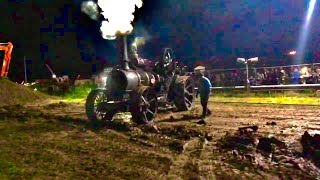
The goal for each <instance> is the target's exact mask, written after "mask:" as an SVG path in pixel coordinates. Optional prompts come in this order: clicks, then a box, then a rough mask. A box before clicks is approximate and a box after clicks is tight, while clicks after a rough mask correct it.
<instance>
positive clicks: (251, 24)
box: [0, 0, 320, 80]
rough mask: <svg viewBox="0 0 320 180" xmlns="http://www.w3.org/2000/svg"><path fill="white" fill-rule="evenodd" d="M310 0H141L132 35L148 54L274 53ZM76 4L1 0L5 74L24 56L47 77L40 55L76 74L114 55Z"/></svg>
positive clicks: (291, 35) (312, 44) (18, 67)
mask: <svg viewBox="0 0 320 180" xmlns="http://www.w3.org/2000/svg"><path fill="white" fill-rule="evenodd" d="M308 2H309V1H307V0H304V1H303V0H299V1H298V0H269V1H264V0H237V1H234V0H222V1H207V0H158V1H155V0H145V2H144V6H143V7H142V8H141V9H140V10H139V11H138V12H137V14H136V19H135V25H134V27H135V30H134V32H133V33H132V35H131V37H134V36H135V35H145V36H146V35H148V37H149V39H148V43H147V44H146V45H145V46H144V47H141V48H140V49H139V52H140V54H141V55H142V56H144V57H147V58H154V57H155V55H156V54H157V53H159V50H160V49H162V48H164V47H166V46H169V47H171V48H173V49H174V51H175V53H176V56H177V57H179V59H183V60H185V61H187V60H188V61H191V60H202V59H210V58H211V57H212V56H219V57H227V56H229V55H234V56H268V57H270V59H278V58H281V57H282V56H283V54H284V53H286V51H288V50H290V49H291V48H295V47H296V46H297V41H298V35H299V31H300V28H301V26H302V24H303V19H304V16H305V13H306V10H307V7H308ZM80 4H81V1H80V0H73V1H63V0H56V1H54V0H52V1H46V0H25V1H22V0H20V1H18V0H15V1H14V0H1V6H2V8H1V11H0V24H1V29H0V40H1V42H6V41H11V42H13V44H14V50H13V53H12V63H11V66H10V72H9V73H10V74H9V76H10V78H11V79H14V80H22V79H23V57H24V56H26V57H27V59H28V60H29V61H28V62H30V64H28V70H29V73H28V75H29V76H30V78H33V79H35V78H48V77H49V75H50V73H49V71H48V70H47V69H46V68H45V67H44V63H45V62H48V63H50V64H51V66H52V67H53V68H54V71H56V73H57V75H62V74H68V75H70V76H71V77H74V76H75V75H76V74H82V75H84V76H85V75H90V74H92V73H94V72H96V71H99V70H101V69H102V68H103V66H105V65H107V64H108V63H113V62H114V61H115V51H114V50H115V45H114V41H107V40H104V39H102V38H101V36H100V33H99V27H100V23H99V22H96V21H93V20H91V19H90V18H89V17H87V15H85V14H83V13H81V12H80ZM319 6H320V5H319V2H318V4H317V5H316V8H315V11H314V15H313V18H312V22H311V24H312V27H311V30H310V35H309V41H308V45H307V49H308V50H309V51H308V52H309V54H310V53H312V52H316V51H320V47H319V40H320V33H319V31H320V29H319V28H318V27H317V26H316V25H318V24H320V16H319V15H320V11H319ZM307 57H309V59H310V56H307ZM307 59H308V58H307ZM221 61H222V60H221ZM223 64H225V63H224V62H223ZM218 66H219V65H218V64H217V68H218Z"/></svg>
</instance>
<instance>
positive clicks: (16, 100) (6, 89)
mask: <svg viewBox="0 0 320 180" xmlns="http://www.w3.org/2000/svg"><path fill="white" fill-rule="evenodd" d="M46 98H47V96H46V95H43V94H41V93H39V92H36V91H33V90H32V89H30V88H28V87H25V86H23V85H21V84H17V83H13V82H11V81H9V80H6V79H4V78H0V106H4V105H14V104H26V103H28V102H35V101H40V100H44V99H46Z"/></svg>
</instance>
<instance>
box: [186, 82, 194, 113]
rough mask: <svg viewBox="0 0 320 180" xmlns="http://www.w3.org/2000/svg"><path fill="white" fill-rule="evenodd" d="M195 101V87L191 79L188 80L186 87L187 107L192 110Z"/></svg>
mask: <svg viewBox="0 0 320 180" xmlns="http://www.w3.org/2000/svg"><path fill="white" fill-rule="evenodd" d="M193 100H194V87H193V83H192V82H191V80H190V79H187V81H186V84H185V86H184V101H185V103H186V104H187V107H188V108H190V107H191V106H192V105H193Z"/></svg>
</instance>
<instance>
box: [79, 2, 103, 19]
mask: <svg viewBox="0 0 320 180" xmlns="http://www.w3.org/2000/svg"><path fill="white" fill-rule="evenodd" d="M81 11H82V12H84V13H85V14H87V15H88V16H89V17H90V18H91V19H93V20H98V15H99V12H98V5H97V4H96V3H95V2H93V1H84V2H82V3H81Z"/></svg>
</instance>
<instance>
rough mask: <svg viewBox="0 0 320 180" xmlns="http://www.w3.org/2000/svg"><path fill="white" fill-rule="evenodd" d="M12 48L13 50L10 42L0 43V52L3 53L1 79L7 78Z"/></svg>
mask: <svg viewBox="0 0 320 180" xmlns="http://www.w3.org/2000/svg"><path fill="white" fill-rule="evenodd" d="M12 48H13V45H12V43H11V42H8V43H0V51H4V57H3V63H2V68H1V74H0V76H2V77H7V75H8V71H9V65H10V60H11V52H12Z"/></svg>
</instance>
